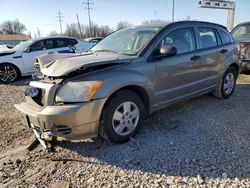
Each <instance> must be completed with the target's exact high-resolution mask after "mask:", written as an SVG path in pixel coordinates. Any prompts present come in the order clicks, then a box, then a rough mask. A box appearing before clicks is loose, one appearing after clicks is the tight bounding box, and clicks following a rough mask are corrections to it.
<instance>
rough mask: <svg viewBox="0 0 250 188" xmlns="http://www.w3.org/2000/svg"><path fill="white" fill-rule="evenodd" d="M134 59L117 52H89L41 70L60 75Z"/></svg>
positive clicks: (51, 64) (59, 60)
mask: <svg viewBox="0 0 250 188" xmlns="http://www.w3.org/2000/svg"><path fill="white" fill-rule="evenodd" d="M132 59H134V57H133V56H128V55H121V54H116V53H104V52H102V53H87V54H81V55H79V56H74V57H69V58H65V59H58V60H56V61H55V62H54V63H50V64H48V66H45V67H43V68H42V69H41V72H42V73H43V74H44V75H46V76H51V77H59V76H64V75H66V74H68V73H71V72H73V71H75V70H77V69H79V68H83V69H84V68H86V67H91V66H96V65H104V64H110V63H124V62H130V61H131V60H132Z"/></svg>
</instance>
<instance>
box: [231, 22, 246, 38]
mask: <svg viewBox="0 0 250 188" xmlns="http://www.w3.org/2000/svg"><path fill="white" fill-rule="evenodd" d="M232 35H233V36H240V35H250V24H248V25H239V26H237V27H236V28H235V29H234V30H233V31H232Z"/></svg>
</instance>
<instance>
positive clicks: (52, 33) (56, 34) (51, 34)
mask: <svg viewBox="0 0 250 188" xmlns="http://www.w3.org/2000/svg"><path fill="white" fill-rule="evenodd" d="M60 35H61V34H59V33H57V32H56V31H51V32H50V33H49V36H60Z"/></svg>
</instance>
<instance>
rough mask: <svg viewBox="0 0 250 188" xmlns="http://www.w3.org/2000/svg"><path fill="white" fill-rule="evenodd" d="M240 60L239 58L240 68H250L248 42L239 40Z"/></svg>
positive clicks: (249, 46) (249, 44)
mask: <svg viewBox="0 0 250 188" xmlns="http://www.w3.org/2000/svg"><path fill="white" fill-rule="evenodd" d="M239 50H240V60H241V69H242V70H243V71H244V70H250V42H240V44H239Z"/></svg>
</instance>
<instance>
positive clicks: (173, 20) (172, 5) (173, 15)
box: [172, 0, 175, 22]
mask: <svg viewBox="0 0 250 188" xmlns="http://www.w3.org/2000/svg"><path fill="white" fill-rule="evenodd" d="M174 1H175V0H173V4H172V22H174V3H175V2H174Z"/></svg>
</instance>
